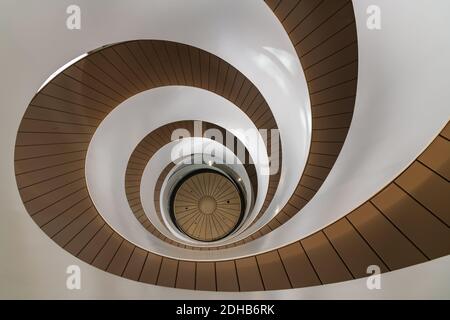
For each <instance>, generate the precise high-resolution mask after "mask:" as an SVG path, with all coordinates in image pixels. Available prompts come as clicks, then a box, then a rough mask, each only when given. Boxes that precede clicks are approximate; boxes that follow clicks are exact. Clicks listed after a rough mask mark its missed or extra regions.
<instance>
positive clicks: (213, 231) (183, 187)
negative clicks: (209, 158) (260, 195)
mask: <svg viewBox="0 0 450 320" xmlns="http://www.w3.org/2000/svg"><path fill="white" fill-rule="evenodd" d="M171 208H172V210H171V214H172V218H173V220H174V223H175V224H176V225H177V227H178V228H179V229H180V230H181V231H182V232H184V233H185V234H186V235H188V236H189V237H191V238H193V239H195V240H199V241H215V240H219V239H222V238H224V237H226V236H227V235H229V234H230V233H231V232H233V231H234V230H235V229H236V227H237V226H238V225H239V223H240V221H241V219H242V214H243V211H244V210H243V209H244V205H243V198H242V194H241V191H240V190H239V188H238V187H237V186H236V184H235V183H234V182H233V181H232V180H230V179H229V178H228V177H226V176H225V175H223V174H221V173H218V172H215V171H212V170H206V171H205V170H203V171H200V172H195V173H194V174H191V175H189V176H187V177H186V178H184V179H183V180H182V181H181V182H180V183H179V184H178V185H177V187H176V188H175V190H174V192H173V196H172V203H171Z"/></svg>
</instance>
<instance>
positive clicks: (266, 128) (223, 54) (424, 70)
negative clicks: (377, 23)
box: [1, 0, 450, 298]
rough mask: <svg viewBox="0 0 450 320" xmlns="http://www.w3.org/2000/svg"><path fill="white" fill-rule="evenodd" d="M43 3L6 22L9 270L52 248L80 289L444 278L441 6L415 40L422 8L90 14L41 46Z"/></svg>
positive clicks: (212, 4)
mask: <svg viewBox="0 0 450 320" xmlns="http://www.w3.org/2000/svg"><path fill="white" fill-rule="evenodd" d="M372 2H374V3H375V4H378V3H379V6H380V7H381V8H382V12H383V20H382V21H383V28H382V29H381V30H370V29H368V28H367V27H366V19H367V12H366V9H367V7H368V6H369V5H371V4H372ZM42 3H43V4H41V5H40V6H38V4H34V3H32V4H29V5H30V6H31V7H32V8H31V9H33V10H31V9H30V10H31V11H32V12H34V18H33V17H32V16H30V14H29V13H26V14H24V16H23V17H21V18H20V20H21V21H22V22H21V23H24V24H25V26H32V25H33V23H34V22H35V21H36V19H38V18H37V17H38V16H47V17H49V19H43V21H42V23H41V24H40V25H39V27H37V28H36V29H34V31H31V29H27V30H28V32H27V33H22V32H21V31H20V30H18V29H17V28H16V27H17V26H16V25H15V24H16V23H19V22H14V21H12V20H7V19H5V20H3V21H2V22H1V24H2V25H4V26H5V27H7V28H8V29H9V32H11V34H15V35H16V38H15V39H16V40H15V42H14V43H13V44H9V45H5V44H2V47H3V46H4V50H2V53H1V55H2V60H3V63H2V65H3V69H4V70H5V72H6V73H4V75H3V76H2V78H3V80H2V89H1V90H2V101H3V106H2V112H3V113H4V116H3V117H2V120H1V121H2V123H5V124H4V125H3V128H2V130H3V131H4V135H3V136H4V137H5V138H4V141H3V140H2V150H5V154H6V152H9V154H10V158H11V159H10V160H11V161H10V162H9V163H7V164H2V177H3V178H4V181H5V183H9V185H7V186H6V187H5V188H4V189H5V191H4V192H3V195H2V200H3V202H4V203H5V208H10V210H7V211H9V213H7V215H6V216H5V219H6V220H2V232H1V233H2V236H3V237H4V238H3V237H2V240H4V242H5V243H6V241H8V243H15V244H14V245H10V246H9V247H8V248H9V249H6V250H4V252H3V253H2V254H3V255H4V257H3V258H2V260H4V261H7V260H11V261H13V260H14V259H16V261H17V262H16V263H17V264H21V265H22V266H21V267H18V268H17V270H16V271H13V270H12V269H13V268H12V267H9V268H10V269H8V270H9V271H8V272H10V273H12V274H13V276H12V277H13V278H14V277H16V278H20V279H22V280H23V281H24V282H26V281H32V282H33V283H35V282H36V281H37V280H36V276H33V274H44V273H45V270H44V269H46V267H45V266H46V265H48V264H52V261H51V259H52V257H53V256H55V255H61V256H62V257H61V258H55V260H54V262H53V263H54V266H53V267H51V268H55V269H56V268H57V267H60V268H63V267H61V266H62V265H66V264H67V261H70V263H69V264H78V265H80V266H82V269H83V272H85V273H86V274H88V275H87V277H89V279H90V281H91V283H92V287H91V288H90V289H86V290H87V291H86V292H85V293H84V294H85V296H81V297H96V296H97V294H98V292H97V293H96V290H97V289H98V288H103V289H106V290H107V291H109V293H106V296H108V297H109V296H110V297H141V298H149V297H172V298H173V297H179V298H183V297H190V298H283V297H284V298H286V297H287V298H299V297H306V298H308V297H313V298H314V297H329V296H330V295H332V293H334V292H340V297H358V298H361V297H362V298H364V297H369V298H370V297H398V296H400V297H404V296H408V295H412V297H415V295H414V294H415V293H411V292H408V290H407V288H405V287H404V286H403V287H402V286H400V285H399V286H396V285H397V284H404V283H407V282H408V281H410V279H411V277H414V278H416V279H417V278H418V277H419V278H420V275H421V274H422V273H421V272H424V271H421V270H434V271H432V272H433V274H435V275H436V277H437V278H439V277H443V279H447V280H448V279H450V273H449V272H448V270H449V268H448V267H449V264H450V260H449V259H448V255H449V253H450V229H449V225H450V202H449V201H450V200H449V195H450V185H449V179H450V142H449V139H450V124H449V119H450V107H449V105H448V101H449V99H450V93H449V92H448V88H447V87H448V84H449V81H448V78H447V75H448V72H450V63H449V62H448V59H447V57H448V56H449V54H450V43H449V42H448V36H449V35H450V31H449V30H450V29H448V28H445V27H444V26H445V15H444V13H443V12H445V10H447V12H448V10H450V5H449V3H448V2H445V1H436V3H435V4H434V5H435V6H436V7H434V8H433V10H432V12H433V15H434V16H433V17H431V16H426V17H423V19H422V20H421V21H418V22H417V24H418V25H416V26H415V27H411V25H410V24H409V23H408V22H410V21H412V20H413V17H412V16H411V15H413V14H412V12H421V10H422V9H423V10H425V9H424V8H425V7H427V4H426V3H424V2H422V1H418V0H414V1H409V2H408V6H409V8H410V11H411V12H410V14H411V15H408V12H405V11H402V9H401V8H402V5H406V1H405V0H401V1H400V0H399V1H395V2H394V1H387V0H386V1H384V0H382V1H366V0H361V1H359V0H358V1H350V0H333V1H331V0H330V1H328V0H325V1H324V0H266V1H257V0H252V1H226V0H217V1H206V0H192V1H189V4H186V3H185V2H183V1H181V0H170V1H163V0H155V1H135V2H132V3H133V6H131V8H129V7H128V6H127V4H126V3H125V2H121V1H111V4H110V5H108V6H109V7H108V8H109V9H108V10H104V11H101V5H99V4H98V3H93V2H88V1H79V6H80V7H81V9H82V12H83V17H85V18H83V25H82V28H81V30H79V31H77V32H78V33H72V31H68V30H63V29H62V30H58V29H55V30H54V32H51V33H50V31H49V30H52V29H53V28H54V26H53V25H52V23H53V22H50V21H51V20H52V19H50V17H52V16H56V15H57V14H58V13H57V11H58V10H60V9H61V8H63V9H64V8H65V7H67V5H69V4H68V3H66V1H61V3H59V4H58V5H56V4H53V3H52V4H51V3H50V1H43V2H42ZM2 7H4V9H5V10H6V9H8V10H10V11H15V10H19V9H20V7H21V5H20V4H18V3H16V2H14V1H6V2H5V3H4V4H2ZM53 7H55V8H54V9H49V8H53ZM428 9H429V10H431V8H428ZM438 9H441V10H438ZM5 10H2V12H5ZM99 10H100V11H101V13H100V11H99ZM430 12H431V11H430ZM139 13H140V14H139ZM99 14H101V15H102V20H101V22H99V21H95V19H94V18H93V16H92V15H94V16H95V15H99ZM2 15H3V13H2ZM118 17H120V19H119V18H118ZM39 20H41V19H39ZM394 20H395V21H394ZM230 21H233V25H232V26H231V25H230V23H231V22H230ZM408 26H409V28H412V30H410V29H408ZM408 30H410V32H414V33H415V36H416V38H415V39H410V38H407V35H406V34H405V33H406V32H407V31H408ZM44 33H45V34H46V35H45V36H43V37H39V35H42V34H44ZM62 39H67V40H66V41H67V42H66V45H64V46H63V48H61V49H60V48H59V44H58V42H60V41H61V40H62ZM400 39H401V40H400ZM446 39H447V41H446ZM435 43H439V49H437V48H436V49H434V47H433V45H432V44H435ZM22 46H27V47H28V48H29V49H28V50H29V52H28V51H26V50H25V51H26V52H27V53H26V54H23V55H18V56H16V57H13V58H11V57H12V55H11V52H13V51H14V50H17V48H18V47H22ZM435 46H436V45H435ZM8 55H11V57H9V58H8ZM8 61H9V63H8ZM5 62H6V63H5ZM19 65H20V66H21V68H23V70H25V71H23V72H22V71H20V72H14V70H17V67H18V66H19ZM6 74H8V75H9V78H8V79H6V76H5V75H6ZM49 75H51V76H49ZM4 109H5V110H4ZM6 109H7V110H6ZM8 119H10V120H8ZM174 150H177V152H174ZM205 150H209V152H207V151H205ZM211 150H213V151H212V152H210V151H211ZM175 153H176V154H175ZM230 159H232V161H231V162H230V161H228V160H230ZM4 221H5V222H4ZM13 230H18V231H17V232H16V231H14V232H13ZM13 233H14V234H13ZM15 233H17V234H15ZM23 234H25V236H23V237H24V239H26V241H28V242H30V243H36V244H35V245H36V249H34V248H33V245H32V246H31V247H27V246H26V241H25V240H23V239H22V240H17V238H18V237H19V236H21V235H23ZM7 239H9V240H7ZM11 239H13V240H11ZM44 247H45V248H44ZM17 252H19V253H17ZM16 255H18V256H17V257H16ZM36 255H37V256H39V258H38V260H39V261H40V262H39V263H40V264H39V265H41V266H42V267H41V269H42V270H37V271H33V272H35V273H33V272H32V273H31V275H28V276H23V275H22V274H23V273H24V271H23V270H26V268H27V267H26V263H27V261H28V263H29V261H31V260H33V259H36V257H35V256H36ZM374 265H375V266H377V267H378V268H379V269H380V271H381V272H382V276H383V277H385V278H384V279H385V280H384V281H386V284H385V291H382V292H381V293H376V292H370V291H368V290H366V288H365V282H364V278H366V277H368V276H369V275H370V273H369V272H368V268H369V269H370V266H374ZM51 268H50V269H51ZM417 275H419V276H417ZM27 277H28V278H27ZM33 277H34V278H33ZM26 279H28V280H26ZM33 279H34V280H33ZM17 281H18V282H19V283H20V281H19V280H17V279H16V282H17ZM52 281H53V280H52ZM54 281H56V280H54ZM426 281H429V283H428V284H427V282H426ZM50 282H51V281H50ZM443 282H444V283H445V280H443ZM430 283H431V284H430ZM94 284H97V289H95V285H94ZM421 284H422V285H423V286H425V287H426V288H428V289H429V291H427V290H425V289H423V290H422V291H421V293H420V294H422V295H424V296H425V297H427V296H428V295H431V296H432V295H433V294H436V295H437V296H438V297H439V296H442V295H444V296H445V295H447V297H448V286H447V288H446V287H445V284H442V283H439V281H438V280H437V279H434V280H433V279H428V280H425V279H422V280H420V281H419V283H418V285H419V286H420V285H421ZM86 286H88V287H89V284H86ZM394 287H395V288H394ZM19 288H20V286H19ZM399 288H400V289H399ZM433 288H434V289H433ZM179 289H184V290H179ZM11 290H13V291H14V290H20V289H11ZM55 290H56V291H55V292H54V293H50V296H52V295H55V294H58V293H57V292H58V289H55ZM389 290H390V291H389ZM446 290H447V292H446ZM350 291H351V292H352V293H350ZM17 292H18V291H17ZM125 292H126V293H125ZM68 294H69V293H64V295H68ZM378 294H379V296H377V295H378ZM420 294H419V293H417V295H419V296H420ZM16 295H17V293H16Z"/></svg>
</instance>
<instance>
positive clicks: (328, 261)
mask: <svg viewBox="0 0 450 320" xmlns="http://www.w3.org/2000/svg"><path fill="white" fill-rule="evenodd" d="M301 243H302V245H303V247H304V249H305V252H306V254H307V255H308V257H309V259H310V260H311V263H312V264H313V266H314V269H315V270H316V272H317V274H318V276H319V277H320V280H321V281H322V282H323V283H332V282H339V281H345V280H351V279H353V277H352V275H351V273H350V272H349V270H348V269H347V266H346V265H345V264H344V262H343V261H342V260H341V258H340V257H339V256H338V254H337V253H336V251H335V250H334V248H333V247H332V245H331V243H330V242H329V241H328V239H327V238H326V237H325V235H324V234H323V233H322V232H318V233H316V234H314V235H312V236H309V237H308V238H305V239H303V240H302V241H301Z"/></svg>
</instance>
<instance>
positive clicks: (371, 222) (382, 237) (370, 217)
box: [347, 203, 427, 270]
mask: <svg viewBox="0 0 450 320" xmlns="http://www.w3.org/2000/svg"><path fill="white" fill-rule="evenodd" d="M347 217H348V219H349V221H350V222H351V223H352V225H353V226H354V227H355V228H356V229H357V230H358V231H359V233H360V234H361V235H362V236H363V237H364V239H366V241H367V242H368V243H369V244H370V246H371V247H372V248H373V249H374V250H375V251H376V252H377V253H378V255H379V256H380V257H381V258H382V259H383V261H384V262H385V263H386V265H387V266H388V267H389V269H391V270H395V269H400V268H404V267H406V266H410V265H414V264H417V263H421V262H425V261H426V260H427V259H426V257H425V256H424V255H423V254H422V253H421V252H420V251H419V250H418V249H417V248H416V247H415V246H414V245H413V244H412V243H411V242H410V241H409V240H408V239H407V238H406V237H405V236H404V235H402V234H401V233H400V232H398V230H397V229H396V228H395V227H394V226H393V225H392V224H391V223H390V222H389V220H387V219H386V218H385V217H384V216H383V215H382V214H381V213H380V212H379V211H378V210H377V209H376V208H375V207H374V206H373V205H372V204H370V203H365V204H364V205H362V206H361V207H359V208H358V209H356V210H355V211H353V212H351V213H350V214H349V215H348V216H347Z"/></svg>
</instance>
